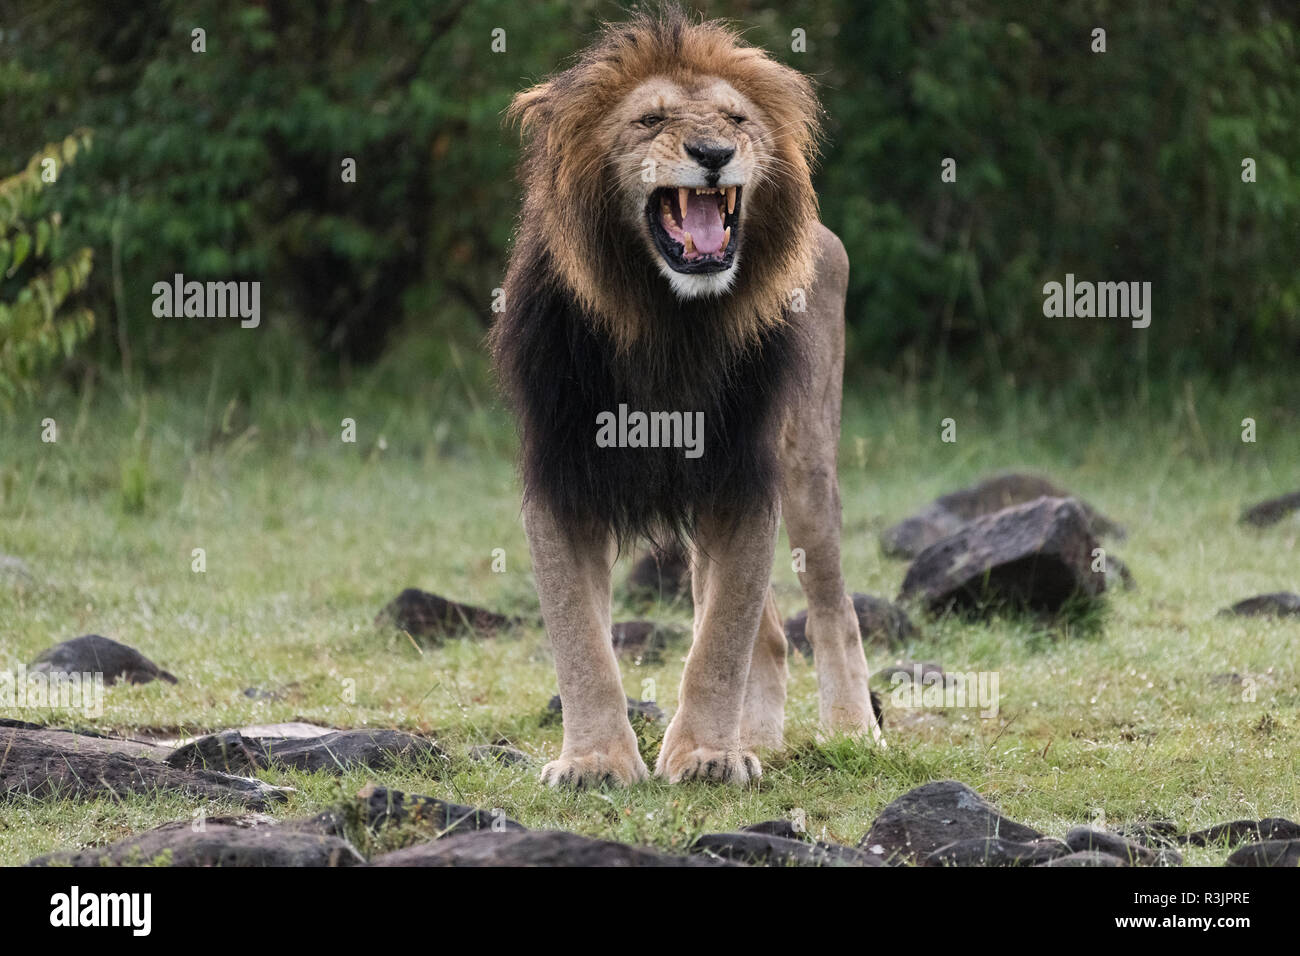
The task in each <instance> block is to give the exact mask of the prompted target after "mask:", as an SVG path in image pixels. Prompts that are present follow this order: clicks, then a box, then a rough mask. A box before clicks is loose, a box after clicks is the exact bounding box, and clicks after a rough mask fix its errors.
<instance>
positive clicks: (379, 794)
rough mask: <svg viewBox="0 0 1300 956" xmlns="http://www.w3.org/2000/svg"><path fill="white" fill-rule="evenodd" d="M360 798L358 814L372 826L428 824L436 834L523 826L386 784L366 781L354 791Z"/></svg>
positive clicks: (508, 828)
mask: <svg viewBox="0 0 1300 956" xmlns="http://www.w3.org/2000/svg"><path fill="white" fill-rule="evenodd" d="M357 799H358V800H359V801H361V809H362V818H363V820H364V821H365V824H366V826H368V827H370V829H372V830H377V829H379V828H381V827H385V826H391V825H393V824H414V825H420V826H425V827H429V828H431V829H434V830H436V831H437V832H438V835H439V836H445V835H447V834H453V833H469V832H471V831H475V830H495V831H498V832H499V831H505V830H526V829H528V828H527V827H525V826H524V825H523V824H522V823H517V822H515V821H514V820H511V819H510V818H509V817H507V816H505V815H504V814H498V813H493V812H492V811H490V810H479V809H476V808H475V807H467V806H463V805H462V804H459V803H448V802H447V801H445V800H439V799H437V798H436V797H423V796H420V795H419V794H413V793H411V794H408V793H403V792H402V791H400V790H390V789H388V788H387V787H377V786H375V785H374V784H367V785H366V786H364V787H362V788H361V790H360V791H358V793H357Z"/></svg>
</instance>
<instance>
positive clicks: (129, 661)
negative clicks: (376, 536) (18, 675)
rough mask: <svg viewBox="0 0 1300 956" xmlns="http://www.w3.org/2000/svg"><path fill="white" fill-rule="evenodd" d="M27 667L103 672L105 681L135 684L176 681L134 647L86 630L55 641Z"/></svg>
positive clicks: (41, 670)
mask: <svg viewBox="0 0 1300 956" xmlns="http://www.w3.org/2000/svg"><path fill="white" fill-rule="evenodd" d="M27 669H28V670H29V671H30V672H32V673H48V674H103V675H104V683H105V685H111V684H115V683H117V682H118V681H119V680H126V681H128V682H130V683H132V684H147V683H149V682H150V681H153V680H158V679H162V680H165V681H167V682H168V683H169V684H175V683H176V678H175V677H173V676H172V675H171V674H169V673H167V671H165V670H162V669H161V668H160V667H159V666H158V665H157V664H155V663H154V662H153V661H151V660H149V658H147V657H145V656H144V655H143V654H141V653H140V652H139V651H137V650H136V649H135V648H134V647H128V646H127V645H125V644H121V643H119V642H117V641H115V640H113V639H112V638H108V637H102V636H100V635H99V634H86V635H85V636H83V637H74V638H72V639H71V640H67V641H64V642H63V643H61V644H55V645H54V646H53V647H51V648H47V649H46V650H44V651H42V652H41V654H40V656H39V657H37V658H36V660H34V661H32V663H31V664H30V665H29V667H28V668H27Z"/></svg>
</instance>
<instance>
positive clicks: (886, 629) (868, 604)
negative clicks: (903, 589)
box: [785, 594, 919, 657]
mask: <svg viewBox="0 0 1300 956" xmlns="http://www.w3.org/2000/svg"><path fill="white" fill-rule="evenodd" d="M853 609H854V610H855V611H856V612H857V614H858V630H859V631H860V632H861V634H862V641H863V643H864V644H876V645H881V646H888V647H897V646H898V645H901V644H902V643H903V642H904V641H906V640H908V639H909V638H912V637H916V636H917V634H918V633H919V631H917V629H916V626H915V625H914V624H913V623H912V621H911V619H910V618H909V617H908V616H907V612H906V611H904V610H903V609H902V608H901V607H899V606H898V605H897V604H893V603H891V602H890V601H886V600H885V599H884V598H878V597H872V596H871V595H870V594H854V595H853ZM785 639H786V642H787V643H788V644H789V645H790V648H791V649H792V650H796V651H798V652H799V653H800V654H802V655H803V656H804V657H811V656H812V652H813V649H812V643H811V642H810V641H809V640H808V609H807V608H804V609H803V610H802V611H800V612H799V613H798V614H796V615H794V616H793V617H791V618H788V619H787V620H786V622H785Z"/></svg>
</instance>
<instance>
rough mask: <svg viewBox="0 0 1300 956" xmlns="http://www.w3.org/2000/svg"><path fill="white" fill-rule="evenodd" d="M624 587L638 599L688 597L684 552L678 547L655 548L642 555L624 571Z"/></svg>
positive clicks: (687, 562) (687, 565)
mask: <svg viewBox="0 0 1300 956" xmlns="http://www.w3.org/2000/svg"><path fill="white" fill-rule="evenodd" d="M623 587H624V589H625V590H626V591H627V592H628V593H629V594H631V595H633V596H635V597H638V598H641V599H642V600H652V601H662V602H664V603H665V604H671V603H672V602H674V601H677V600H680V599H685V600H687V601H689V600H690V599H691V566H690V559H689V558H688V556H687V554H686V551H685V550H684V549H682V548H679V547H670V548H666V549H656V550H654V551H652V552H650V553H649V554H647V555H645V556H644V557H643V558H641V560H640V561H638V562H637V563H636V564H634V565H632V570H631V571H629V572H628V575H627V580H626V581H625V582H624V583H623Z"/></svg>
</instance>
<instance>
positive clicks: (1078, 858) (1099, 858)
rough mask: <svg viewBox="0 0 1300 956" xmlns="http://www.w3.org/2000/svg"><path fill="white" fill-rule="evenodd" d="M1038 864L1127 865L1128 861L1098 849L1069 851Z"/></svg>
mask: <svg viewBox="0 0 1300 956" xmlns="http://www.w3.org/2000/svg"><path fill="white" fill-rule="evenodd" d="M1037 865H1038V866H1128V862H1127V861H1126V860H1124V858H1123V857H1118V856H1112V855H1111V854H1109V853H1102V852H1101V851H1100V850H1083V851H1082V852H1079V853H1070V854H1068V855H1066V856H1058V857H1057V858H1056V859H1054V860H1048V861H1047V862H1046V863H1039V864H1037Z"/></svg>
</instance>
